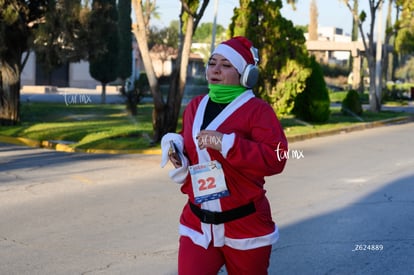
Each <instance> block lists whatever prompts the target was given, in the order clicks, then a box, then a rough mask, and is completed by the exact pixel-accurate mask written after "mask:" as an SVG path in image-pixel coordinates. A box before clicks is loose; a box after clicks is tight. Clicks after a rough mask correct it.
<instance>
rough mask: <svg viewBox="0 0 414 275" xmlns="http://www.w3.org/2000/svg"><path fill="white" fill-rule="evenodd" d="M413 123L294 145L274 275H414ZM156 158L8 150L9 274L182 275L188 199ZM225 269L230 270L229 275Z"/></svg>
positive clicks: (0, 193)
mask: <svg viewBox="0 0 414 275" xmlns="http://www.w3.org/2000/svg"><path fill="white" fill-rule="evenodd" d="M413 136H414V123H406V124H401V125H393V126H385V127H381V128H375V129H369V130H364V131H359V132H351V133H347V134H341V135H336V136H329V137H321V138H315V139H310V140H306V141H302V142H295V143H292V144H290V152H289V157H290V158H289V161H288V164H287V167H286V169H285V171H284V172H283V173H282V174H281V175H277V176H274V177H270V178H268V179H267V184H266V186H267V190H268V193H267V194H268V197H269V199H270V201H271V205H272V210H273V215H274V219H275V221H276V222H277V224H278V225H279V228H280V240H279V242H278V243H277V244H276V245H275V246H274V247H273V252H272V258H271V267H270V269H269V273H270V274H288V275H289V274H412V271H413V270H414V261H413V259H414V230H413V229H414V169H413V167H414V139H413ZM159 163H160V156H156V155H88V154H80V153H64V152H54V151H50V150H46V149H33V148H27V147H22V146H16V145H7V144H0V164H1V165H0V259H1V260H0V274H19V275H20V274H176V257H177V245H178V243H177V241H178V235H177V230H178V216H179V213H180V211H181V208H182V206H183V204H184V202H185V197H184V196H183V195H182V194H181V193H180V191H179V186H177V185H176V184H174V183H172V182H171V181H170V180H169V179H168V176H167V173H168V168H164V169H161V168H160V166H159ZM223 273H224V272H223Z"/></svg>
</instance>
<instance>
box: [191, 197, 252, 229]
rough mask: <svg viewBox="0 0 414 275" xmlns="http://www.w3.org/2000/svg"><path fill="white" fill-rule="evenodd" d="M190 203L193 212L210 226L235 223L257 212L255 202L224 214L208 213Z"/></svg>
mask: <svg viewBox="0 0 414 275" xmlns="http://www.w3.org/2000/svg"><path fill="white" fill-rule="evenodd" d="M188 203H189V205H190V208H191V211H193V213H194V214H195V215H196V216H197V217H198V218H199V219H200V221H201V222H203V223H209V224H221V223H225V222H230V221H234V220H237V219H240V218H243V217H245V216H247V215H250V214H253V213H254V212H256V208H255V207H254V203H253V202H251V203H248V204H245V205H242V206H240V207H237V208H233V209H230V210H227V211H223V212H213V211H208V210H205V209H201V208H200V207H198V206H197V205H195V204H193V203H192V202H190V201H189V202H188Z"/></svg>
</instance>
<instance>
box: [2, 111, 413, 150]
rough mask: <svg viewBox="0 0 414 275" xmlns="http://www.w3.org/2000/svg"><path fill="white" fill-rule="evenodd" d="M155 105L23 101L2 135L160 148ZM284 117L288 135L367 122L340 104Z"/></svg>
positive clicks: (385, 115) (384, 115)
mask: <svg viewBox="0 0 414 275" xmlns="http://www.w3.org/2000/svg"><path fill="white" fill-rule="evenodd" d="M152 108H153V106H152V104H140V105H138V115H137V116H130V115H128V114H127V113H126V111H125V106H124V105H94V104H87V105H65V104H58V103H22V105H21V121H22V122H21V124H20V125H17V126H2V127H1V128H0V135H2V136H11V137H23V138H28V139H31V140H37V141H45V140H49V141H64V142H65V143H67V144H68V145H69V146H70V147H72V148H77V149H84V150H86V149H90V148H92V149H98V150H142V149H148V148H159V145H155V147H154V146H152V145H151V136H152V124H151V113H152ZM404 115H405V114H404V113H394V112H380V113H371V112H364V113H363V115H362V119H363V120H364V122H372V121H377V120H383V119H389V118H394V117H398V116H404ZM280 120H281V123H282V125H283V127H284V129H285V132H286V135H287V136H288V137H289V136H295V135H299V134H306V133H312V132H315V131H324V130H332V129H337V128H341V127H344V126H349V125H354V124H361V123H364V122H361V121H359V120H357V119H356V118H354V117H352V116H344V115H343V114H342V113H341V112H340V109H339V107H338V108H332V113H331V117H330V119H329V121H328V122H327V123H323V124H313V125H310V124H308V123H304V122H302V121H300V120H297V119H295V118H294V117H292V116H288V117H282V118H280ZM179 127H181V119H180V121H179Z"/></svg>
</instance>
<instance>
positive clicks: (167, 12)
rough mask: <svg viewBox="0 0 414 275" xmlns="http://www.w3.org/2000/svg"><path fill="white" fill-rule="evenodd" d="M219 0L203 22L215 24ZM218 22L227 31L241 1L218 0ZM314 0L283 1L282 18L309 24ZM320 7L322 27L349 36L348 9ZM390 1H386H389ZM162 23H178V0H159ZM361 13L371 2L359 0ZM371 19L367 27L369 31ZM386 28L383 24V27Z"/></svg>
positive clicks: (325, 1)
mask: <svg viewBox="0 0 414 275" xmlns="http://www.w3.org/2000/svg"><path fill="white" fill-rule="evenodd" d="M215 1H216V0H210V3H209V4H208V7H207V9H206V12H205V13H204V16H203V18H202V21H201V22H213V21H214V5H215ZM217 1H218V9H217V23H218V24H221V25H222V26H223V27H224V28H227V27H228V25H229V24H230V21H231V17H232V16H233V8H234V7H238V6H239V0H217ZM310 2H311V0H298V3H297V4H296V10H293V9H292V8H291V6H290V5H288V4H286V1H284V0H283V5H284V7H283V9H282V15H283V16H284V17H285V18H287V19H289V20H292V22H293V23H294V24H295V25H308V24H309V5H310ZM316 2H317V6H318V25H319V26H321V27H337V28H341V29H343V31H344V33H345V34H350V33H351V30H352V16H351V12H350V11H349V9H348V8H347V7H346V6H345V4H344V3H343V2H342V1H340V0H317V1H316ZM386 2H387V1H386ZM156 4H157V7H158V12H159V14H160V17H161V18H160V20H157V21H155V22H154V24H156V25H157V26H160V27H168V25H169V23H170V22H171V21H172V20H177V19H178V16H179V12H180V1H179V0H157V2H156ZM386 6H387V5H384V10H383V18H384V19H385V15H386ZM359 8H360V10H362V9H364V10H365V11H366V13H367V15H369V10H368V1H366V0H361V1H359ZM368 19H369V18H367V22H366V23H365V25H366V26H367V28H368ZM383 26H384V25H383Z"/></svg>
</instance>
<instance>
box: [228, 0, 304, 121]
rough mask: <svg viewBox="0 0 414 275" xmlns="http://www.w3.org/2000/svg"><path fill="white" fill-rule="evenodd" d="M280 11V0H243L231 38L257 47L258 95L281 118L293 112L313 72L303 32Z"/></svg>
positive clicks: (233, 23) (230, 28) (236, 15)
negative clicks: (246, 38)
mask: <svg viewBox="0 0 414 275" xmlns="http://www.w3.org/2000/svg"><path fill="white" fill-rule="evenodd" d="M281 8H282V1H281V0H278V1H263V0H260V1H258V0H256V1H248V0H241V1H240V5H239V8H237V9H235V10H234V16H233V18H232V22H231V24H230V26H229V33H230V35H231V36H235V35H243V36H246V37H248V38H249V39H251V41H252V42H253V45H256V47H258V49H259V56H260V57H261V60H260V62H259V70H260V77H259V81H258V85H256V88H255V93H256V94H257V95H259V96H260V97H261V98H263V99H264V100H266V101H267V102H269V103H270V104H271V105H272V107H273V109H274V110H275V112H276V113H277V114H278V115H284V114H289V113H290V112H291V111H292V109H293V107H294V100H295V97H296V96H297V94H299V93H301V92H302V91H303V90H304V88H305V81H306V79H307V78H308V76H309V75H310V72H311V71H310V69H309V58H308V55H307V52H306V47H305V37H304V36H303V32H302V31H301V30H299V29H296V28H295V27H294V26H293V23H292V22H291V21H290V20H287V19H285V18H283V17H282V15H281V13H280V9H281Z"/></svg>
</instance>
